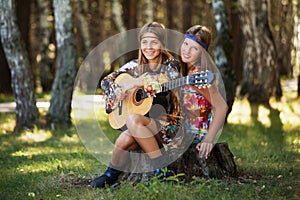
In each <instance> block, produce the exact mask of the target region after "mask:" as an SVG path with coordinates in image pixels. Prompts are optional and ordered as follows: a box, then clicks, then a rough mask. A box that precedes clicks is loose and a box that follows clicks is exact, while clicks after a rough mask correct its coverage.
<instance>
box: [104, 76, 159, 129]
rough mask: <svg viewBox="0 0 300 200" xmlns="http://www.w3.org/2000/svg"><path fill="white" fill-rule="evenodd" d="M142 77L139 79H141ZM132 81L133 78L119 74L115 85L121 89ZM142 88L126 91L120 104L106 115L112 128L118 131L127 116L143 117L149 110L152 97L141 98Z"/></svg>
mask: <svg viewBox="0 0 300 200" xmlns="http://www.w3.org/2000/svg"><path fill="white" fill-rule="evenodd" d="M142 78H144V76H141V77H139V78H138V79H142ZM133 80H136V79H135V78H134V77H132V76H130V75H129V74H127V73H123V74H120V75H119V76H118V77H117V78H116V79H115V83H117V84H118V85H120V86H121V87H122V86H123V85H125V84H127V83H129V82H131V81H133ZM143 90H144V89H143V87H139V88H133V89H131V90H129V91H128V94H127V96H126V98H125V99H124V100H123V101H121V102H120V104H119V106H117V108H116V109H114V110H113V111H112V112H111V113H109V114H108V121H109V123H110V125H111V127H112V128H114V129H120V128H122V127H123V126H124V125H125V124H126V118H127V116H128V115H129V114H141V115H145V114H146V113H147V112H149V110H150V109H151V106H152V102H153V97H148V98H142V97H141V95H142V94H143Z"/></svg>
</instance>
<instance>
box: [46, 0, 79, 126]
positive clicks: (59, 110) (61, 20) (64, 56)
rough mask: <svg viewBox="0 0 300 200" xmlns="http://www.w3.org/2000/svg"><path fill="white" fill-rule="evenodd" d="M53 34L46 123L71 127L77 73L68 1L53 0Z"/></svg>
mask: <svg viewBox="0 0 300 200" xmlns="http://www.w3.org/2000/svg"><path fill="white" fill-rule="evenodd" d="M53 7H54V17H55V19H54V20H55V33H56V44H57V57H56V59H57V60H56V61H57V67H58V69H57V71H56V75H55V79H54V83H53V87H52V93H51V100H50V107H49V110H48V113H47V122H48V123H50V124H51V127H52V128H54V126H55V125H71V124H72V123H71V115H70V113H71V101H72V94H73V86H74V81H75V76H76V72H77V53H76V45H75V37H74V33H73V22H72V11H71V5H70V0H64V1H61V0H54V1H53Z"/></svg>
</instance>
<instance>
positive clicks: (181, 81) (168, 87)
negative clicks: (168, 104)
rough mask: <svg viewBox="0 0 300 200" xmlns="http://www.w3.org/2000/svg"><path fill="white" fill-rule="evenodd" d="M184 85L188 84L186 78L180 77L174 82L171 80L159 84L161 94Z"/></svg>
mask: <svg viewBox="0 0 300 200" xmlns="http://www.w3.org/2000/svg"><path fill="white" fill-rule="evenodd" d="M185 84H188V77H187V76H186V77H181V78H178V79H175V80H171V81H169V82H166V83H163V84H161V86H162V92H166V91H168V90H172V89H174V88H177V87H180V86H183V85H185Z"/></svg>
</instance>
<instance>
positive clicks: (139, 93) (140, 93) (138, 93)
mask: <svg viewBox="0 0 300 200" xmlns="http://www.w3.org/2000/svg"><path fill="white" fill-rule="evenodd" d="M143 94H144V92H143V90H142V89H139V90H137V91H136V95H135V101H136V102H140V101H141V100H143Z"/></svg>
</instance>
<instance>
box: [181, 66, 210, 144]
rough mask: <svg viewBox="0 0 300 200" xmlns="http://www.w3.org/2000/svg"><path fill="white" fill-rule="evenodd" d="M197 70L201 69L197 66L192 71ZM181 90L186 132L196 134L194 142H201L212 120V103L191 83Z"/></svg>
mask: <svg viewBox="0 0 300 200" xmlns="http://www.w3.org/2000/svg"><path fill="white" fill-rule="evenodd" d="M197 71H199V69H198V68H196V67H194V68H193V69H191V72H192V73H194V72H197ZM180 92H181V97H182V98H181V101H182V102H181V103H182V109H183V111H182V115H183V119H184V129H185V132H186V133H187V134H189V135H194V140H193V143H199V142H201V141H202V140H203V139H204V137H205V135H206V133H207V131H208V128H209V125H210V124H211V122H212V112H211V104H210V102H209V101H208V100H207V99H206V98H205V97H204V96H202V95H201V94H199V92H197V91H196V90H195V89H194V88H193V86H191V85H185V86H182V87H181V90H180Z"/></svg>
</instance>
